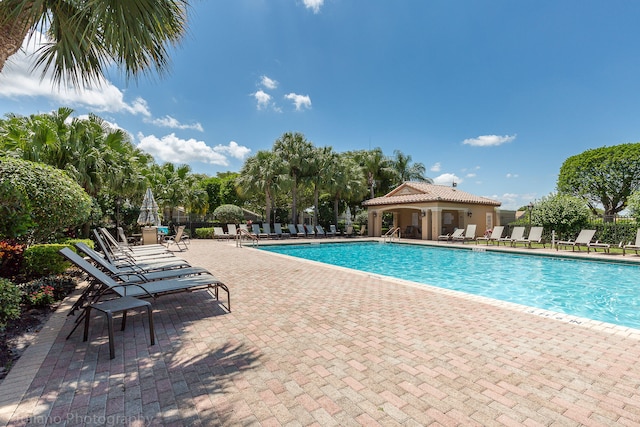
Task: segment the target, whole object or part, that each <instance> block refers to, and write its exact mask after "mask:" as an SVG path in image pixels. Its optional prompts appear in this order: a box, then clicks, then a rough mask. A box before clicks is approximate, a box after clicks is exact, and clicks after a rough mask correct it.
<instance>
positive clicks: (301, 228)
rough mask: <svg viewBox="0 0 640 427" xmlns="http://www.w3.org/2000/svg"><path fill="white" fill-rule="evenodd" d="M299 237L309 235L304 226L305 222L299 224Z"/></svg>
mask: <svg viewBox="0 0 640 427" xmlns="http://www.w3.org/2000/svg"><path fill="white" fill-rule="evenodd" d="M297 227H298V237H308V236H307V229H306V228H304V224H298V225H297Z"/></svg>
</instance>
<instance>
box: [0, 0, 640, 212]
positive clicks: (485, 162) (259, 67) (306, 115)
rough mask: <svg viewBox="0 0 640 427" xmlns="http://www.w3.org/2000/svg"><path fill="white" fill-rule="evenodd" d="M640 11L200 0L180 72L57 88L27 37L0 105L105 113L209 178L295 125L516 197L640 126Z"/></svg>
mask: <svg viewBox="0 0 640 427" xmlns="http://www.w3.org/2000/svg"><path fill="white" fill-rule="evenodd" d="M638 16H640V2H637V1H634V0H612V1H607V2H604V1H592V0H563V1H555V0H554V1H550V0H542V1H528V0H522V1H513V0H504V1H497V0H487V1H479V0H459V1H450V0H429V1H427V0H402V1H382V0H380V1H379V0H369V1H366V2H364V1H346V0H233V1H202V0H200V1H198V0H195V1H194V2H193V4H192V9H191V11H190V16H189V33H188V35H187V37H186V38H185V39H184V40H183V42H182V44H181V45H180V46H179V47H178V48H177V49H176V50H175V51H172V64H171V70H170V73H169V75H168V76H162V77H160V76H154V77H152V78H142V79H140V80H139V81H137V82H135V81H133V82H126V81H124V80H123V79H122V77H121V75H120V74H119V72H118V71H117V70H113V71H112V72H110V74H109V76H108V80H107V81H106V82H104V84H103V85H102V86H101V87H100V88H97V89H93V90H85V91H82V92H80V93H78V92H75V91H73V90H62V91H57V90H52V86H51V84H50V83H49V82H48V81H47V80H46V79H45V80H44V81H42V82H41V81H40V76H39V73H36V74H30V73H29V72H28V68H29V66H28V60H29V59H28V58H29V53H30V52H32V51H33V50H34V46H33V44H32V45H29V46H27V45H25V48H24V50H23V52H21V53H19V54H16V55H14V57H12V58H11V59H10V63H8V64H7V65H6V66H5V69H4V70H3V72H2V73H1V74H0V113H2V114H5V113H10V112H11V113H18V114H23V115H29V114H34V113H46V112H49V111H52V110H54V109H57V108H58V107H60V106H68V107H71V108H73V109H74V110H75V114H76V115H78V116H82V115H84V114H87V113H88V112H93V113H96V114H98V115H100V116H101V117H103V118H104V119H106V120H108V121H109V122H110V123H112V124H114V126H118V127H121V128H123V129H125V130H127V131H128V132H129V133H130V134H131V136H132V139H133V141H134V143H135V144H136V145H138V146H139V147H140V148H142V149H144V150H145V151H148V152H149V153H151V154H152V155H153V156H154V158H155V160H156V162H158V163H163V162H165V161H171V162H175V163H178V164H181V163H187V164H189V165H191V167H192V169H193V170H194V171H195V172H199V173H207V174H210V175H215V174H216V173H217V172H220V171H239V170H240V168H241V166H242V163H243V160H244V159H245V158H246V157H247V156H250V155H252V154H254V153H255V152H256V151H258V150H262V149H270V148H271V147H272V146H273V142H274V141H275V140H276V139H277V138H278V137H279V136H281V135H282V134H283V133H284V132H287V131H297V132H301V133H303V134H304V135H305V136H306V138H307V139H308V140H310V141H312V142H313V143H314V144H315V145H316V146H325V145H330V146H332V147H333V148H334V149H335V150H336V151H346V150H356V149H370V148H375V147H380V148H382V150H383V151H384V153H385V154H387V155H392V154H393V151H394V150H396V149H397V150H400V151H402V152H403V153H405V154H408V155H411V156H412V159H413V161H414V162H421V163H423V164H424V165H425V166H426V168H427V175H428V176H429V177H431V178H433V179H434V180H435V181H436V182H437V183H442V184H446V185H450V184H451V182H453V181H456V182H457V183H458V186H459V188H461V189H463V190H465V191H469V192H471V193H474V194H478V195H481V196H487V197H491V198H494V199H497V200H499V201H501V202H502V203H503V206H502V208H504V209H513V208H517V207H519V206H522V205H525V204H527V203H529V202H530V201H534V202H535V200H536V199H539V198H541V197H543V196H546V195H548V194H550V193H551V192H553V191H554V189H555V184H556V179H557V175H558V172H559V169H560V166H561V165H562V162H563V161H564V160H565V159H566V158H567V157H569V156H572V155H575V154H579V153H581V152H582V151H584V150H586V149H589V148H596V147H602V146H605V145H606V146H610V145H617V144H622V143H626V142H637V141H640V96H639V95H640V54H639V53H640V51H639V50H638V45H639V42H640V29H638V25H637V18H638Z"/></svg>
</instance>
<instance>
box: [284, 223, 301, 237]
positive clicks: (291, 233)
mask: <svg viewBox="0 0 640 427" xmlns="http://www.w3.org/2000/svg"><path fill="white" fill-rule="evenodd" d="M287 228H288V229H289V236H290V237H304V236H305V233H302V234H301V233H299V232H298V230H297V229H296V226H295V225H293V224H289V225H287Z"/></svg>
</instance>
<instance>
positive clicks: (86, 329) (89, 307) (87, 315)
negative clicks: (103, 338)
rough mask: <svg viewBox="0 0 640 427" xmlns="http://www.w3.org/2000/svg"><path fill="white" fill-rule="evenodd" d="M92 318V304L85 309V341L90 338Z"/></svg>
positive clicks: (83, 338) (83, 339)
mask: <svg viewBox="0 0 640 427" xmlns="http://www.w3.org/2000/svg"><path fill="white" fill-rule="evenodd" d="M90 318H91V306H90V305H88V306H87V307H86V308H85V309H84V336H83V337H82V341H83V342H84V341H87V340H88V339H89V319H90ZM67 338H69V337H67Z"/></svg>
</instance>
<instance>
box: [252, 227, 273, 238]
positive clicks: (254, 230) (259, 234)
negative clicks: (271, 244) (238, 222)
mask: <svg viewBox="0 0 640 427" xmlns="http://www.w3.org/2000/svg"><path fill="white" fill-rule="evenodd" d="M251 232H252V233H253V234H254V235H255V236H256V237H258V238H263V237H264V238H267V237H269V235H268V234H267V233H265V232H262V231H260V226H259V225H258V224H251Z"/></svg>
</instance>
